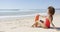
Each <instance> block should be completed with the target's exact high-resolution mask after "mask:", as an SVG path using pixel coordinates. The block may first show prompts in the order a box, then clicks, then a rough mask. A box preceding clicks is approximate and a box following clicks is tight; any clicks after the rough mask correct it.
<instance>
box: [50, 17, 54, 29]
mask: <svg viewBox="0 0 60 32" xmlns="http://www.w3.org/2000/svg"><path fill="white" fill-rule="evenodd" d="M49 21H50V23H51V24H52V26H53V27H54V28H55V25H54V24H53V22H52V19H51V18H49Z"/></svg>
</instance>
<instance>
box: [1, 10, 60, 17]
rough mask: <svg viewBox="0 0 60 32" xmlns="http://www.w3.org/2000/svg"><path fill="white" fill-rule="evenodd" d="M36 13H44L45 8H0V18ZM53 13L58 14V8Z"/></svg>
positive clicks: (45, 11) (59, 11)
mask: <svg viewBox="0 0 60 32" xmlns="http://www.w3.org/2000/svg"><path fill="white" fill-rule="evenodd" d="M36 13H40V14H42V15H46V13H47V10H46V9H0V18H2V17H3V18H4V17H25V16H34V15H35V14H36ZM55 14H60V10H56V11H55Z"/></svg>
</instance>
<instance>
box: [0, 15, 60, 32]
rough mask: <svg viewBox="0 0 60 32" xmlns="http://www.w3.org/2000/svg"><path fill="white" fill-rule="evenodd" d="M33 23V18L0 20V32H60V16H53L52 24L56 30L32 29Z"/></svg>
mask: <svg viewBox="0 0 60 32" xmlns="http://www.w3.org/2000/svg"><path fill="white" fill-rule="evenodd" d="M33 23H34V17H33V16H28V17H6V18H0V32H60V15H54V20H53V23H54V24H55V26H56V27H57V29H53V28H51V29H43V28H33V27H31V25H32V24H33ZM51 27H52V26H51Z"/></svg>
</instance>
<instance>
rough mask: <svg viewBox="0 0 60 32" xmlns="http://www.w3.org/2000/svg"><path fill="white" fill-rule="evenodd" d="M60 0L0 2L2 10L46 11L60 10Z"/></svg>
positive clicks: (9, 0) (7, 0) (6, 0)
mask: <svg viewBox="0 0 60 32" xmlns="http://www.w3.org/2000/svg"><path fill="white" fill-rule="evenodd" d="M59 3H60V0H0V9H46V8H47V7H48V6H53V7H55V8H60V4H59Z"/></svg>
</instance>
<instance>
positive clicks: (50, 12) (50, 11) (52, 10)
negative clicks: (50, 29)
mask: <svg viewBox="0 0 60 32" xmlns="http://www.w3.org/2000/svg"><path fill="white" fill-rule="evenodd" d="M48 9H49V10H48V13H49V14H50V15H51V16H52V15H54V13H55V8H54V7H52V6H49V7H48Z"/></svg>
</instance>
